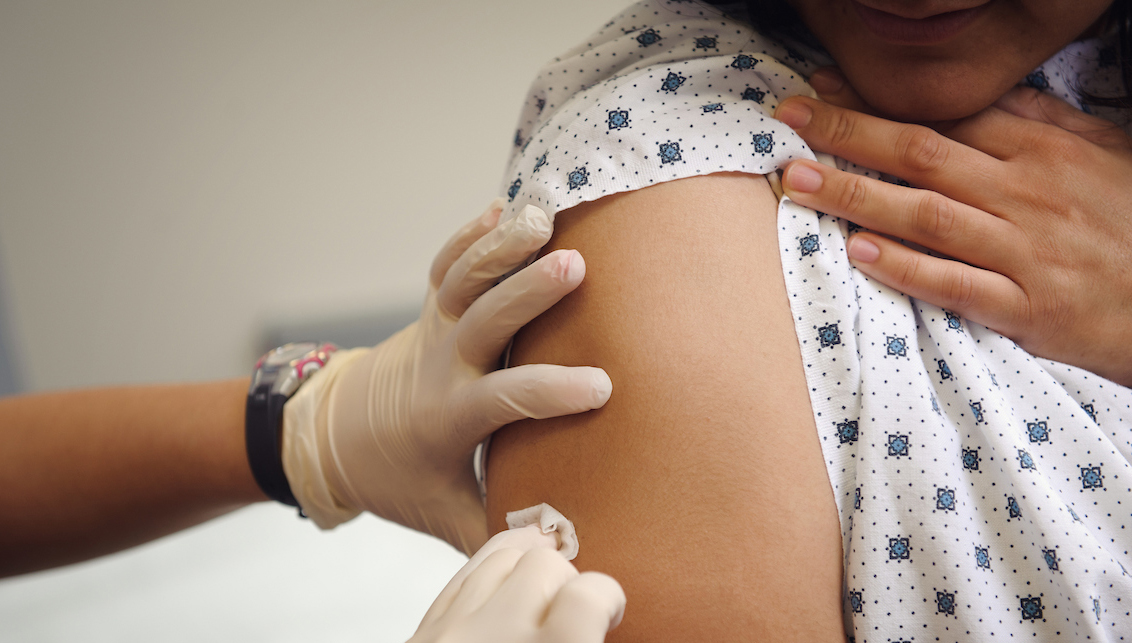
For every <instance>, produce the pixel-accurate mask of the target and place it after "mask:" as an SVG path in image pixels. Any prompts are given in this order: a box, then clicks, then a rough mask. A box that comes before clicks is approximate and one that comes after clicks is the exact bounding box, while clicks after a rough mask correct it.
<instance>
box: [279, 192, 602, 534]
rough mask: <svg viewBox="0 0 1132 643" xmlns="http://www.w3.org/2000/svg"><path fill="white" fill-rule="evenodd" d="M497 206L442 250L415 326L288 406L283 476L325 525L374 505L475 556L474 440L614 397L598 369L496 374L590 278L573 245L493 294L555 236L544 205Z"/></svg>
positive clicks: (326, 376)
mask: <svg viewBox="0 0 1132 643" xmlns="http://www.w3.org/2000/svg"><path fill="white" fill-rule="evenodd" d="M501 211H502V200H497V201H496V202H494V203H493V204H492V205H491V207H490V208H489V209H488V211H487V212H486V213H484V214H483V215H482V216H481V217H480V218H478V219H476V220H475V221H473V222H471V223H469V224H468V225H466V226H464V228H463V229H462V230H460V231H459V232H458V233H457V234H456V236H454V237H453V238H452V239H451V240H450V241H449V242H448V244H447V245H445V247H444V248H443V249H442V250H441V251H440V254H439V255H438V256H437V257H436V260H435V261H434V262H433V265H432V272H431V276H430V280H429V289H428V295H427V297H426V298H425V303H424V307H423V308H422V310H421V317H420V319H419V320H418V321H417V322H414V323H413V324H411V325H409V326H408V327H407V328H405V329H404V330H402V331H401V332H399V333H397V334H396V335H394V336H393V337H390V338H389V339H387V340H386V341H384V342H382V343H381V344H379V345H378V346H376V347H374V348H372V349H355V350H351V351H340V352H339V353H337V354H335V355H334V356H333V357H332V358H331V359H330V360H329V362H328V363H327V365H326V367H325V368H323V369H322V370H321V371H319V372H318V373H316V374H315V375H314V376H312V377H311V379H310V380H309V381H308V382H307V383H305V384H304V385H303V386H302V387H301V388H300V389H299V391H298V393H296V394H295V396H294V397H293V398H291V399H290V400H289V401H288V402H287V404H286V406H285V407H284V424H283V466H284V471H285V472H286V474H287V479H288V481H289V482H290V483H291V488H292V491H293V492H294V494H295V497H296V498H297V499H298V501H299V505H300V506H301V507H302V508H303V511H304V512H305V513H306V514H307V515H308V516H310V518H311V519H313V520H314V522H315V523H316V524H318V526H319V527H322V528H324V529H328V528H330V527H333V526H335V525H337V524H339V523H341V522H344V521H346V520H349V519H350V518H352V517H354V516H355V515H357V513H358V512H359V511H362V510H366V511H371V512H373V513H375V514H377V515H378V516H381V517H382V518H387V519H389V520H393V521H396V522H398V523H401V524H402V525H405V526H407V527H411V528H413V529H416V530H419V531H423V532H426V533H429V534H432V535H434V536H438V537H440V538H443V539H444V540H446V541H448V542H449V543H451V544H452V545H453V546H454V547H456V548H458V549H460V550H462V551H464V552H465V553H468V554H469V555H470V553H471V552H473V551H475V550H477V549H479V547H480V546H481V545H483V543H484V542H485V541H486V540H487V520H486V516H485V514H484V509H483V505H482V502H481V499H480V495H479V491H478V489H477V487H476V482H475V478H474V475H473V472H472V452H473V450H474V449H475V446H476V445H477V444H478V443H479V442H481V441H482V440H483V439H484V438H485V437H487V436H488V435H490V434H491V433H492V432H493V431H495V430H496V429H498V428H500V427H502V426H503V425H505V424H508V423H511V422H515V421H517V420H520V419H523V418H528V417H529V418H547V417H555V416H559V415H566V414H570V413H579V412H582V411H588V410H590V409H595V408H598V407H600V406H602V405H603V404H605V402H606V400H608V399H609V395H610V393H611V392H612V390H613V385H612V383H611V382H610V380H609V377H608V376H607V375H606V374H605V371H603V370H601V369H599V368H590V367H565V366H550V365H545V364H537V365H527V366H519V367H516V368H510V369H505V370H500V371H496V368H497V367H498V365H499V362H500V356H501V354H502V352H503V350H504V349H505V348H506V346H507V344H508V342H509V341H510V339H511V337H512V335H514V334H515V332H516V331H518V330H519V328H521V327H522V326H523V325H525V324H526V323H528V322H529V321H531V320H532V319H534V318H535V317H537V316H538V315H539V314H541V313H542V312H543V311H545V310H546V309H548V308H550V307H551V306H553V305H554V304H555V303H556V302H557V301H558V300H559V299H561V298H562V297H563V296H565V295H566V294H567V293H569V292H571V291H572V290H574V288H576V287H577V286H578V284H580V283H581V281H582V278H583V276H584V275H585V263H584V262H583V261H582V257H581V255H579V254H578V253H577V251H574V250H559V251H556V252H552V253H550V254H548V255H546V256H545V257H542V258H541V259H539V260H538V261H536V262H535V263H533V264H531V265H530V266H528V267H527V268H525V269H523V270H522V271H520V272H518V273H516V274H515V275H513V276H511V277H510V278H509V279H507V280H506V281H504V282H503V283H501V284H499V285H498V286H495V287H494V288H492V286H493V285H494V284H495V283H496V281H497V280H498V278H499V277H500V276H502V275H504V274H506V273H507V272H509V271H510V270H512V269H513V268H515V267H516V266H519V265H521V264H522V263H523V262H524V261H525V260H526V259H527V258H528V257H529V256H530V255H531V254H533V253H534V252H536V251H537V250H538V249H539V248H541V247H542V246H543V245H544V244H545V243H546V242H547V240H549V239H550V235H551V232H552V225H551V222H550V219H549V218H548V217H547V216H546V214H545V213H544V212H543V211H542V210H539V209H538V208H536V207H534V206H527V207H526V208H525V209H524V210H523V211H522V212H521V213H520V214H519V216H518V217H516V218H515V219H512V220H511V221H508V222H507V223H505V224H503V225H501V226H499V227H496V223H497V222H498V220H499V216H500V213H501ZM481 295H482V296H481ZM492 371H496V372H492Z"/></svg>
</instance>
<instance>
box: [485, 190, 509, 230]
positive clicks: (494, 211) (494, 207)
mask: <svg viewBox="0 0 1132 643" xmlns="http://www.w3.org/2000/svg"><path fill="white" fill-rule="evenodd" d="M505 203H507V202H506V201H504V200H503V197H495V200H494V201H492V202H491V205H489V206H487V211H485V212H484V213H483V214H482V215H480V222H482V223H483V224H484V225H487V226H490V227H495V225H496V224H497V223H499V216H500V215H501V214H503V204H505Z"/></svg>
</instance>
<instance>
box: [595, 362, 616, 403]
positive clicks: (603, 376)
mask: <svg viewBox="0 0 1132 643" xmlns="http://www.w3.org/2000/svg"><path fill="white" fill-rule="evenodd" d="M595 370H597V373H594V379H593V384H594V387H593V393H594V399H593V403H592V404H591V405H590V406H591V407H592V408H595V409H597V408H601V407H602V406H604V405H605V403H606V402H608V401H609V396H610V395H613V380H611V379H609V375H608V374H607V373H606V372H605V371H604V370H602V369H600V368H597V369H595Z"/></svg>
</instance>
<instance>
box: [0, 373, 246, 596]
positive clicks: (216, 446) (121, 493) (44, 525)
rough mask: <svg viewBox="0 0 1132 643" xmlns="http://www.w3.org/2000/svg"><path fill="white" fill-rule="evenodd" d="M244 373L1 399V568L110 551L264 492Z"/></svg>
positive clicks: (3, 571) (12, 570)
mask: <svg viewBox="0 0 1132 643" xmlns="http://www.w3.org/2000/svg"><path fill="white" fill-rule="evenodd" d="M247 387H248V383H247V380H244V379H241V380H230V381H224V382H212V383H205V384H184V385H172V386H153V387H132V388H113V389H98V390H85V391H72V392H63V393H50V394H44V395H30V396H22V397H14V398H8V399H4V400H0V444H2V445H3V447H2V448H0V515H2V516H3V518H2V519H0V522H2V523H3V526H2V528H0V576H8V575H12V574H19V573H25V572H30V571H35V570H38V569H44V568H47V567H53V566H57V565H64V564H68V563H73V562H78V561H81V560H85V559H87V558H92V557H95V556H100V555H103V554H108V553H112V552H115V551H119V550H121V549H125V548H128V547H131V546H133V545H137V544H140V543H143V542H146V541H148V540H152V539H154V538H158V537H160V536H164V535H166V534H170V533H173V532H175V531H178V530H180V529H184V528H186V527H189V526H191V525H194V524H197V523H200V522H203V521H205V520H208V519H210V518H213V517H216V516H219V515H221V514H223V513H226V512H228V511H231V510H233V509H236V508H238V507H241V506H244V505H246V504H248V503H251V502H255V501H257V500H264V499H265V498H264V496H263V494H262V492H260V490H259V488H258V487H257V486H256V483H255V480H254V478H252V474H251V471H250V469H249V467H248V463H247V456H246V453H245V447H244V404H245V399H246V393H247Z"/></svg>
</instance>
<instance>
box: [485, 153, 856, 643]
mask: <svg viewBox="0 0 1132 643" xmlns="http://www.w3.org/2000/svg"><path fill="white" fill-rule="evenodd" d="M775 212H776V202H775V199H774V196H773V194H772V193H771V190H770V187H769V186H768V184H767V182H766V180H765V179H763V178H762V177H758V176H750V175H740V174H717V175H711V176H705V177H696V178H691V179H684V180H681V181H674V182H671V183H664V184H660V185H657V186H654V187H650V188H647V189H644V190H640V191H637V192H632V193H626V194H621V195H615V196H611V197H607V198H604V199H602V200H600V201H596V202H593V203H589V204H584V205H581V206H578V207H575V208H572V209H571V210H568V211H566V212H563V213H560V214H559V215H558V218H557V221H556V231H555V235H554V239H553V240H552V242H551V246H550V247H548V250H549V249H553V248H577V249H578V250H580V251H581V252H582V255H583V256H585V257H586V261H587V264H588V270H587V277H586V282H585V283H584V284H583V285H582V286H581V287H580V288H579V289H578V290H577V291H576V292H575V293H573V294H571V295H569V296H568V297H567V298H566V299H564V300H563V301H562V302H561V303H560V304H559V305H557V306H556V307H555V308H553V309H551V310H550V311H549V312H548V313H546V314H544V315H543V316H542V317H540V318H539V319H537V320H536V321H535V322H534V323H533V324H531V325H530V326H528V327H527V329H525V330H524V331H523V332H522V333H521V334H520V336H519V337H518V338H517V339H516V342H515V348H514V352H513V353H512V355H513V362H514V363H516V364H523V363H532V362H549V363H559V364H568V365H594V366H601V367H604V368H605V369H606V370H607V371H608V373H609V375H610V377H611V378H612V380H613V383H614V392H613V397H612V398H611V399H610V401H609V403H608V404H607V405H606V406H605V407H604V408H602V409H599V410H597V411H592V412H590V413H586V414H583V415H579V416H568V417H564V418H556V419H552V420H543V421H537V422H535V421H525V422H520V423H518V424H515V425H512V426H511V427H508V428H507V429H505V430H503V431H502V432H500V433H498V434H496V438H495V441H494V442H493V444H492V451H491V460H490V463H489V464H490V466H489V472H488V485H489V486H488V516H489V520H490V521H491V527H492V531H499V530H501V529H503V527H504V524H503V519H504V515H505V513H506V512H507V511H512V510H515V509H521V508H523V507H527V506H530V505H534V504H537V503H540V502H548V503H550V504H551V505H553V506H554V507H556V508H557V509H559V510H561V511H562V512H563V513H564V514H565V515H566V516H567V517H569V518H571V519H572V520H573V521H574V523H575V525H576V527H577V530H578V535H579V538H580V539H581V554H580V556H579V557H578V559H577V560H576V561H575V563H577V565H578V567H579V568H580V569H583V570H586V569H595V570H600V571H604V572H606V573H609V574H611V575H613V576H614V577H615V578H617V579H618V580H619V581H621V583H622V584H623V586H624V588H625V591H626V594H627V596H628V601H629V603H628V609H627V611H626V615H625V621H624V623H623V625H622V626H621V627H620V628H618V629H617V630H615V631H614V632H613V633H612V634H611V635H610V638H609V640H610V641H643V642H659V641H713V642H720V641H762V640H774V641H840V640H842V639H843V638H844V635H843V633H842V625H841V623H842V621H841V534H840V529H839V527H838V519H837V510H836V507H835V505H834V500H833V493H832V490H831V489H830V485H829V480H828V477H827V475H826V472H825V467H824V464H823V460H822V455H821V448H820V445H819V442H818V438H817V434H816V431H815V428H814V421H813V417H812V415H811V410H810V402H809V397H808V394H807V388H806V382H805V378H804V376H803V371H802V364H801V355H800V353H799V348H798V342H797V338H796V336H795V332H794V329H793V325H792V322H791V315H790V308H789V304H788V301H787V295H786V291H785V286H784V283H783V278H782V268H781V264H780V261H779V255H778V242H777V235H776V224H775Z"/></svg>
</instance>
